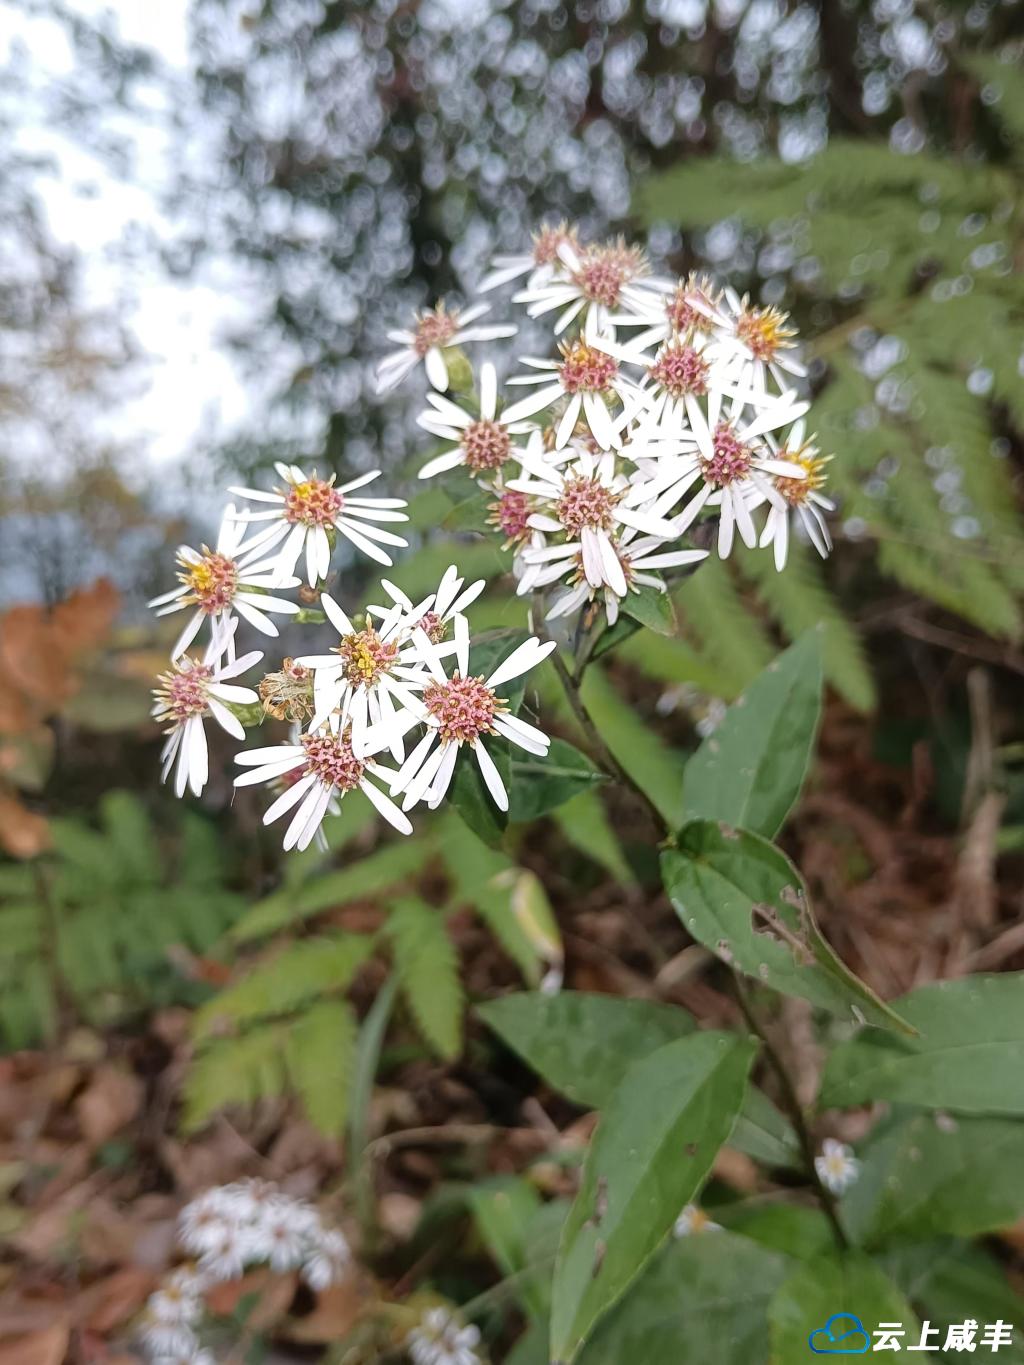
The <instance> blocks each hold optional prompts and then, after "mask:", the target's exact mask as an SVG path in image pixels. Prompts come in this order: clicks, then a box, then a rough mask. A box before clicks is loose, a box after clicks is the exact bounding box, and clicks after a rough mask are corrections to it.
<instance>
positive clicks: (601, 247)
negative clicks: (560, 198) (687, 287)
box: [513, 237, 671, 336]
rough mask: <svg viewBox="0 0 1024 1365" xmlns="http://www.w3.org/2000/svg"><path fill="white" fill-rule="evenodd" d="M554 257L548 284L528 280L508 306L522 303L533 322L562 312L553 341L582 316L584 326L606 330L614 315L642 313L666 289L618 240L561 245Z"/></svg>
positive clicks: (642, 258)
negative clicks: (583, 244)
mask: <svg viewBox="0 0 1024 1365" xmlns="http://www.w3.org/2000/svg"><path fill="white" fill-rule="evenodd" d="M557 254H558V263H557V266H556V268H555V270H554V272H553V274H552V276H551V278H550V279H547V280H536V281H530V282H529V283H528V284H527V286H526V288H525V289H523V290H521V291H520V292H519V293H518V294H514V295H513V302H515V303H525V304H526V305H527V309H526V311H527V313H528V314H529V315H530V317H532V318H537V317H543V316H544V314H545V313H551V312H554V311H555V310H556V309H559V310H561V311H560V312H559V314H558V317H557V318H556V319H555V335H556V336H558V335H559V334H560V333H561V332H564V331H565V329H566V328H567V327H568V326H569V325H570V324H571V323H573V322H575V321H576V319H577V318H578V317H580V315H581V314H582V315H583V319H584V322H585V323H586V324H587V325H589V326H592V327H594V328H595V329H596V330H598V331H605V330H606V329H607V326H608V323H609V319H610V318H611V316H612V315H613V314H615V313H617V312H618V311H619V310H621V309H626V310H638V311H640V312H643V311H644V310H645V309H646V308H648V307H649V306H650V303H649V301H650V298H651V296H652V295H654V294H656V292H662V293H663V292H664V291H665V290H666V289H670V288H671V285H670V284H669V283H668V282H667V281H663V280H656V279H654V278H653V277H652V275H651V267H650V265H649V264H648V261H647V257H646V255H645V254H644V252H643V251H642V250H641V248H640V247H636V246H628V245H627V244H626V242H625V241H624V239H623V238H621V237H619V238H618V239H616V240H615V241H610V242H602V243H595V244H594V245H591V246H579V245H578V244H576V243H574V242H571V241H568V240H565V241H562V242H561V243H559V245H558V249H557Z"/></svg>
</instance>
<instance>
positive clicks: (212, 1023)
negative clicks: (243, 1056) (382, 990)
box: [192, 934, 373, 1039]
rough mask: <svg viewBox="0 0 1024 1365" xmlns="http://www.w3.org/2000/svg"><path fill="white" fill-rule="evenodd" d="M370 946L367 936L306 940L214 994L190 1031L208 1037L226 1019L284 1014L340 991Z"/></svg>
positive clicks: (246, 1019) (243, 1021) (241, 1020)
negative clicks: (236, 982)
mask: <svg viewBox="0 0 1024 1365" xmlns="http://www.w3.org/2000/svg"><path fill="white" fill-rule="evenodd" d="M372 950H373V938H372V937H371V936H370V935H369V934H345V935H337V936H334V937H331V938H327V937H323V938H307V939H302V940H300V941H299V942H298V943H292V944H289V946H288V947H287V948H285V950H284V951H283V952H281V953H276V954H275V955H274V956H272V957H270V958H269V959H268V960H267V961H265V962H262V963H260V964H259V965H258V966H256V967H254V968H253V969H252V970H251V971H250V972H249V973H248V974H247V975H246V976H245V978H244V979H243V980H241V981H239V982H238V984H237V985H235V986H229V987H228V988H227V989H226V990H223V991H221V993H220V994H219V995H217V996H215V997H214V998H213V999H212V1000H210V1001H209V1002H208V1003H207V1004H205V1005H204V1006H203V1007H202V1009H200V1010H199V1011H198V1012H197V1013H196V1016H195V1020H194V1022H193V1026H192V1027H193V1034H194V1036H195V1037H196V1038H197V1039H203V1038H208V1037H210V1036H211V1035H212V1034H214V1033H216V1032H217V1031H219V1030H220V1029H222V1027H223V1025H224V1023H225V1022H229V1021H230V1022H234V1023H238V1024H247V1023H250V1022H251V1021H252V1020H254V1019H265V1018H269V1017H271V1016H273V1015H280V1014H288V1013H290V1012H292V1011H294V1010H296V1009H298V1008H299V1007H300V1006H301V1005H304V1004H305V1003H306V1002H307V1001H309V1000H315V999H316V998H317V997H318V996H321V995H323V994H324V993H325V992H327V991H343V990H345V989H346V988H347V987H348V986H349V984H350V983H351V981H352V978H353V977H354V976H355V974H356V972H357V971H358V970H359V968H360V967H361V966H362V964H363V963H364V962H365V961H366V959H367V958H368V957H369V955H370V953H371V951H372Z"/></svg>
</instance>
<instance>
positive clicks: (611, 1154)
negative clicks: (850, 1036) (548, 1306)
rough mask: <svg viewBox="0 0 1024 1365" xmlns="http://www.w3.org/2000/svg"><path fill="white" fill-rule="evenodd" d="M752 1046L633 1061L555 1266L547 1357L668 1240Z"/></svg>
mask: <svg viewBox="0 0 1024 1365" xmlns="http://www.w3.org/2000/svg"><path fill="white" fill-rule="evenodd" d="M755 1051H756V1046H755V1044H754V1042H753V1041H752V1040H750V1039H747V1038H741V1037H738V1036H737V1035H735V1034H724V1033H711V1032H708V1033H695V1034H692V1035H691V1036H690V1037H689V1038H680V1039H678V1040H677V1041H675V1042H673V1043H667V1044H666V1045H665V1046H664V1047H662V1048H659V1049H658V1050H657V1051H656V1052H653V1053H651V1055H650V1056H648V1057H644V1058H643V1059H642V1060H641V1061H639V1062H636V1063H634V1065H633V1066H631V1067H630V1068H629V1070H628V1071H627V1072H626V1074H625V1076H624V1077H623V1080H622V1083H621V1084H620V1085H619V1087H618V1088H617V1090H616V1091H615V1093H614V1094H613V1095H612V1096H611V1098H610V1099H609V1101H608V1104H607V1107H606V1109H605V1111H604V1113H603V1115H602V1118H601V1122H600V1123H599V1124H598V1127H597V1130H596V1132H595V1134H594V1137H593V1139H592V1140H591V1143H590V1147H589V1149H588V1152H587V1160H586V1164H585V1165H584V1168H583V1177H582V1182H581V1185H580V1191H579V1194H578V1195H577V1196H576V1199H575V1200H574V1202H573V1206H572V1208H571V1210H570V1211H569V1216H568V1218H567V1220H566V1224H565V1229H564V1231H563V1234H562V1242H561V1245H560V1247H559V1252H558V1260H557V1262H556V1263H555V1279H554V1291H553V1300H552V1305H553V1306H552V1314H551V1354H552V1358H553V1359H555V1360H559V1361H565V1362H569V1361H572V1360H575V1359H576V1357H577V1356H578V1354H579V1351H580V1348H581V1347H582V1345H583V1343H584V1341H585V1340H586V1339H587V1337H588V1336H589V1335H590V1333H591V1332H592V1330H593V1328H594V1326H595V1324H596V1323H597V1321H598V1319H599V1318H600V1317H602V1316H603V1314H605V1313H606V1312H607V1311H608V1310H609V1309H610V1308H611V1307H613V1305H614V1304H615V1303H617V1302H618V1300H619V1299H620V1298H621V1297H622V1295H623V1294H624V1293H625V1292H626V1290H627V1289H628V1288H629V1286H630V1284H632V1283H633V1281H634V1280H635V1279H636V1277H637V1276H638V1275H639V1274H640V1272H641V1271H642V1270H643V1268H644V1266H645V1265H646V1264H647V1263H648V1261H649V1260H650V1258H651V1257H652V1256H653V1255H654V1253H655V1252H656V1251H657V1250H658V1248H659V1246H660V1245H661V1244H662V1243H663V1242H664V1240H665V1238H666V1236H667V1235H668V1233H669V1231H670V1229H671V1228H672V1225H673V1223H674V1222H675V1219H676V1217H677V1215H678V1213H679V1211H680V1209H681V1208H682V1207H683V1206H684V1205H685V1204H686V1203H687V1201H688V1200H690V1199H691V1198H692V1197H693V1195H694V1194H695V1193H696V1191H697V1190H698V1189H699V1188H700V1186H701V1184H702V1183H703V1181H704V1179H705V1177H706V1176H707V1173H708V1171H709V1170H710V1169H711V1163H712V1162H713V1161H714V1158H715V1154H716V1152H717V1151H718V1149H719V1147H720V1146H721V1145H722V1143H723V1142H725V1141H726V1140H727V1139H728V1137H729V1134H730V1132H731V1131H732V1128H733V1124H734V1123H735V1122H736V1116H737V1114H738V1113H739V1109H740V1105H741V1103H742V1101H743V1094H744V1091H745V1088H746V1083H747V1075H748V1072H749V1071H750V1067H751V1064H752V1063H753V1060H754V1053H755Z"/></svg>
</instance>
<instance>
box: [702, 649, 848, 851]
mask: <svg viewBox="0 0 1024 1365" xmlns="http://www.w3.org/2000/svg"><path fill="white" fill-rule="evenodd" d="M820 710H821V640H820V637H819V634H818V632H817V631H816V630H812V631H809V632H808V633H807V634H806V635H804V636H802V637H801V638H800V639H799V640H798V641H797V642H796V644H795V645H792V646H790V648H789V649H787V650H786V652H785V653H784V654H780V655H779V657H778V658H777V659H775V660H774V661H773V662H772V663H770V664H769V665H768V667H767V668H766V669H765V670H764V672H763V673H761V674H760V675H759V676H758V677H757V678H755V679H754V681H753V682H752V683H751V684H750V686H749V687H748V688H747V690H746V691H745V692H744V693H743V695H742V696H741V697H739V698H738V699H737V700H736V701H734V702H733V704H732V705H731V706H730V707H729V710H728V711H727V712H726V715H725V719H724V720H723V721H722V723H721V724H720V725H719V726H717V727H716V729H715V731H714V733H713V734H711V735H708V737H707V738H706V739H705V740H704V742H703V744H701V746H700V748H699V749H698V750H697V752H696V753H695V754H694V755H693V757H692V758H691V759H690V761H689V762H688V763H687V765H686V772H685V774H684V776H683V807H684V812H683V816H684V819H705V820H724V821H725V823H726V824H729V825H736V826H738V827H740V828H742V829H749V830H753V831H754V832H755V833H757V834H764V835H766V836H767V837H768V838H769V839H770V838H773V837H774V836H775V835H776V834H777V833H778V832H779V830H780V829H781V828H782V826H783V824H784V822H785V819H786V816H787V815H788V814H789V812H790V810H791V809H792V807H793V804H794V802H795V801H796V799H797V797H798V796H799V794H800V788H801V787H802V786H803V782H804V778H805V777H806V776H807V767H808V764H809V763H810V760H811V754H812V752H813V750H814V740H815V736H816V735H817V731H818V717H819V713H820Z"/></svg>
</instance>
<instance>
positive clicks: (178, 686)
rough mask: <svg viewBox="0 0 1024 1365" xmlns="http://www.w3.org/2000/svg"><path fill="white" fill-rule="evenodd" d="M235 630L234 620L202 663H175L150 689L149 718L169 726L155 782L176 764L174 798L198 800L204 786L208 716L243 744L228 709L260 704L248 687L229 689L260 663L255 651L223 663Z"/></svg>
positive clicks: (238, 726) (237, 722)
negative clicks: (188, 794)
mask: <svg viewBox="0 0 1024 1365" xmlns="http://www.w3.org/2000/svg"><path fill="white" fill-rule="evenodd" d="M236 625H237V621H231V622H230V623H229V627H228V629H227V630H226V633H225V634H224V635H221V636H220V637H219V638H218V639H217V640H214V641H211V642H210V644H209V645H208V646H207V649H206V653H205V654H204V655H203V660H202V662H201V663H200V662H199V660H198V659H194V658H192V656H191V655H188V654H182V655H181V656H179V657H178V658H176V659H174V660H173V661H172V664H171V667H170V669H169V670H168V671H167V672H166V673H161V674H160V676H159V677H158V678H157V686H156V687H155V688H154V689H153V698H154V700H153V710H152V716H153V718H154V720H155V721H156V722H157V724H159V725H164V726H168V727H169V729H167V730H166V731H165V733H166V736H167V738H166V739H165V741H164V746H163V749H162V750H161V754H160V757H161V760H162V767H161V772H160V780H161V782H166V781H167V778H168V776H169V774H170V771H171V768H172V767H174V766H175V763H176V764H177V767H176V769H175V774H174V791H175V795H176V796H179V797H181V796H184V794H185V788H186V787H188V788H190V789H191V791H192V794H193V795H194V796H199V795H200V794H201V792H202V790H203V787H204V786H205V785H206V780H207V778H208V776H209V767H210V763H209V750H208V747H207V743H206V730H205V729H204V727H203V721H204V720H205V719H206V717H207V716H212V717H213V719H214V720H215V721H216V722H217V724H218V725H219V726H220V727H221V729H222V730H226V731H227V732H228V734H229V735H233V736H234V738H235V739H244V738H245V728H244V726H243V725H242V722H241V721H240V720H239V719H238V717H237V716H236V715H234V714H233V713H232V712H231V711H229V710H228V706H229V705H232V704H233V705H239V706H249V705H252V703H254V702H256V701H259V697H258V695H257V693H255V692H254V691H253V690H252V688H250V687H233V686H232V685H231V684H230V683H228V682H227V679H228V678H234V677H237V676H238V674H239V673H244V672H245V671H246V669H248V668H251V667H252V666H253V664H255V663H258V662H259V660H260V659H262V658H263V655H262V654H261V653H259V651H258V650H253V651H252V652H251V653H249V654H243V655H242V657H241V658H236V659H234V660H232V662H230V663H225V662H223V656H224V653H225V650H226V648H227V645H228V644H229V642H231V641H232V640H233V638H234V632H235V627H236Z"/></svg>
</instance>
